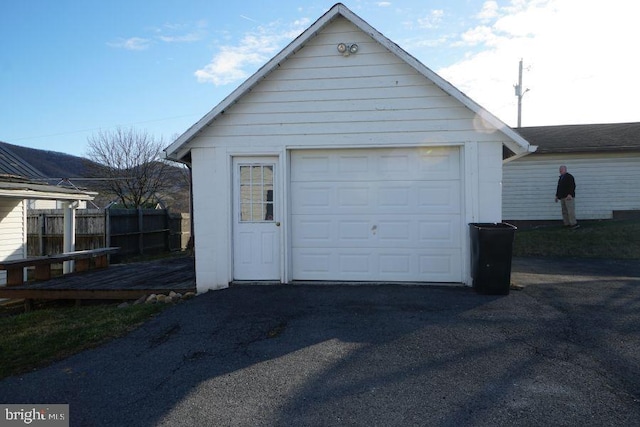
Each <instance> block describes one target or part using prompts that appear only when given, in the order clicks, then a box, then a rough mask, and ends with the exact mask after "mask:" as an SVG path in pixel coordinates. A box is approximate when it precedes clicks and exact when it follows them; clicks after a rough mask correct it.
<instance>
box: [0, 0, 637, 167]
mask: <svg viewBox="0 0 640 427" xmlns="http://www.w3.org/2000/svg"><path fill="white" fill-rule="evenodd" d="M267 3H269V4H270V5H267ZM343 3H344V4H345V5H346V6H347V7H349V8H350V9H351V10H352V11H353V12H355V13H356V14H358V15H359V16H360V17H361V18H363V19H364V20H365V21H367V22H368V23H369V24H371V25H372V26H374V27H375V28H377V29H378V30H379V31H380V32H382V33H383V34H384V35H385V36H387V37H388V38H390V39H391V40H393V41H394V42H396V43H397V44H399V45H400V46H401V47H402V48H404V49H405V50H406V51H408V52H409V53H410V54H412V55H413V56H415V57H416V58H417V59H419V60H420V61H422V62H423V63H424V64H425V65H426V66H427V67H429V68H431V69H432V70H434V71H435V72H437V73H438V74H440V75H441V76H442V77H444V78H445V79H447V80H448V81H450V82H451V83H452V84H453V85H454V86H456V87H458V88H459V89H460V90H462V91H463V92H465V93H466V94H467V95H469V96H470V97H471V98H472V99H474V100H475V101H476V102H478V103H479V104H480V105H482V106H483V107H485V108H487V109H488V110H489V111H490V112H492V113H493V114H495V115H496V116H498V117H499V118H500V119H502V120H503V121H504V122H506V123H507V124H508V125H511V126H515V125H516V117H517V107H516V106H517V98H516V97H515V95H514V89H513V85H514V84H515V83H516V82H517V79H518V61H519V60H520V59H521V58H522V59H523V60H524V65H525V72H524V85H523V86H524V88H526V89H529V92H527V93H526V94H525V96H524V99H523V118H522V124H523V126H538V125H555V124H579V123H609V122H630V121H640V109H638V108H637V107H636V105H635V104H636V100H638V99H640V85H638V84H637V78H638V76H639V75H640V64H639V61H638V59H637V58H636V56H637V55H636V54H635V50H636V49H637V47H636V46H635V45H636V44H637V41H638V40H640V29H639V28H640V26H638V25H637V24H636V22H635V21H636V19H637V17H638V16H640V13H639V12H640V4H638V3H637V2H634V1H629V0H608V1H607V2H596V1H595V0H593V1H592V0H495V1H494V0H489V1H485V0H429V1H418V0H406V1H393V0H390V1H365V0H351V1H347V0H345V1H344V2H343ZM333 4H335V1H321V0H318V1H316V0H308V1H289V0H283V1H277V2H265V1H261V0H260V1H257V0H243V1H224V2H222V1H213V0H206V1H205V0H176V1H173V0H154V1H143V0H124V1H123V0H109V1H104V0H5V1H3V2H2V4H1V5H0V99H1V102H0V141H4V142H9V143H12V144H16V145H22V146H27V147H33V148H39V149H48V150H53V151H60V152H65V153H69V154H74V155H79V156H82V155H84V154H85V153H86V151H87V138H88V137H89V136H91V135H92V134H95V133H97V132H98V131H100V130H110V129H113V128H115V127H117V126H120V127H135V128H136V129H138V130H141V131H146V132H148V133H149V134H151V135H153V136H155V137H156V138H163V140H164V142H165V145H169V144H170V143H171V142H172V141H173V138H174V137H176V136H177V135H179V134H181V133H182V132H184V131H185V130H186V129H187V128H189V126H191V125H192V124H193V123H195V122H196V121H197V120H198V119H200V118H201V117H202V116H203V115H205V114H206V113H207V112H208V111H209V110H211V109H212V108H213V107H214V106H215V105H216V104H217V103H218V102H220V101H221V100H222V99H223V98H224V97H225V96H227V95H228V94H229V93H231V92H232V91H233V90H234V89H235V88H236V87H237V86H238V85H240V84H241V83H242V82H243V81H244V80H245V79H246V78H247V77H249V76H250V75H251V74H252V73H253V72H255V71H256V70H257V69H258V68H259V67H260V66H261V65H263V64H264V63H265V62H267V61H268V60H269V59H270V58H271V57H272V56H274V55H275V54H276V53H277V52H278V51H279V50H280V49H282V48H283V47H284V46H286V45H287V44H288V43H289V42H290V41H291V40H292V39H293V38H295V37H296V36H297V35H298V34H300V33H301V32H302V31H303V30H304V29H306V28H307V27H308V26H309V25H311V24H312V23H313V22H314V21H315V20H316V19H317V18H319V17H320V16H321V15H322V14H323V13H324V12H326V11H327V10H328V9H329V8H330V7H331V6H332V5H333Z"/></svg>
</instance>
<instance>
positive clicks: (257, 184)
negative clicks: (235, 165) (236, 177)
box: [240, 164, 274, 222]
mask: <svg viewBox="0 0 640 427" xmlns="http://www.w3.org/2000/svg"><path fill="white" fill-rule="evenodd" d="M273 200H274V198H273V165H271V164H270V165H263V164H250V165H240V222H265V221H267V222H268V221H273Z"/></svg>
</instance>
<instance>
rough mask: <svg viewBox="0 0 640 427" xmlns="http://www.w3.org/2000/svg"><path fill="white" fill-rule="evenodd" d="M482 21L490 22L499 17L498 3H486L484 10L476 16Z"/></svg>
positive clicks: (483, 6) (491, 1) (492, 1)
mask: <svg viewBox="0 0 640 427" xmlns="http://www.w3.org/2000/svg"><path fill="white" fill-rule="evenodd" d="M476 16H477V18H478V19H480V20H481V21H488V20H491V19H493V18H496V17H497V16H498V2H496V1H494V0H489V1H486V2H484V4H483V5H482V10H481V11H480V13H478V15H476Z"/></svg>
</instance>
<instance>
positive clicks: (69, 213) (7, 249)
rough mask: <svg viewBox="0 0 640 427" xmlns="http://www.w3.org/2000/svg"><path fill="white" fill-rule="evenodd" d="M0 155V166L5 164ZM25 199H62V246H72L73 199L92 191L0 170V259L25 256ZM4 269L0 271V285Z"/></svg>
mask: <svg viewBox="0 0 640 427" xmlns="http://www.w3.org/2000/svg"><path fill="white" fill-rule="evenodd" d="M2 160H3V159H2V158H0V170H4V168H8V166H7V165H6V162H3V161H2ZM27 199H42V200H59V201H64V203H65V209H64V216H65V238H64V241H65V248H66V249H67V250H72V249H73V244H74V242H75V238H74V227H73V224H74V218H75V209H76V208H77V203H78V202H80V201H87V200H92V199H93V194H92V193H86V192H82V191H78V190H73V189H68V188H61V187H57V186H53V185H46V184H42V183H37V182H32V181H29V180H27V179H25V178H22V177H18V176H15V175H8V174H0V260H1V261H7V260H13V259H21V258H26V256H27V207H26V202H25V201H26V200H27ZM5 283H6V272H5V271H0V285H3V284H5Z"/></svg>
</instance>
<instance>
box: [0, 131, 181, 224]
mask: <svg viewBox="0 0 640 427" xmlns="http://www.w3.org/2000/svg"><path fill="white" fill-rule="evenodd" d="M0 148H4V149H5V150H8V151H10V152H11V153H13V154H15V156H18V157H19V158H20V159H21V160H22V161H24V162H26V163H28V165H30V166H32V168H23V170H30V171H31V172H32V175H33V176H27V177H26V178H31V179H38V180H41V179H43V177H44V178H46V179H47V181H48V183H50V184H53V185H56V184H58V183H59V182H60V181H61V180H63V179H69V182H70V183H71V184H73V185H75V186H77V187H81V188H85V189H87V190H91V191H98V193H100V194H99V195H98V196H97V197H96V199H95V201H94V202H95V203H96V205H98V206H102V207H104V206H107V205H109V204H110V202H112V201H114V199H113V196H110V195H108V194H106V193H104V192H102V191H100V189H99V188H100V181H96V180H83V179H82V178H94V179H95V178H104V177H103V176H96V171H97V170H99V168H97V167H96V166H97V165H96V163H94V162H92V161H91V160H89V159H85V158H84V157H78V156H73V155H71V154H65V153H59V152H56V151H49V150H38V149H35V148H28V147H21V146H19V145H13V144H9V143H6V142H2V141H0ZM1 160H2V158H1V156H0V161H1ZM33 169H36V170H33ZM38 172H39V173H38ZM167 179H168V180H169V181H170V182H171V190H170V191H169V192H168V193H167V194H162V196H161V199H162V203H163V204H164V205H165V206H167V207H168V208H170V209H171V210H172V211H174V212H188V211H189V182H188V178H185V175H184V172H183V170H182V169H181V168H180V167H178V166H175V167H172V168H171V169H170V171H169V173H168V174H167Z"/></svg>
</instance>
